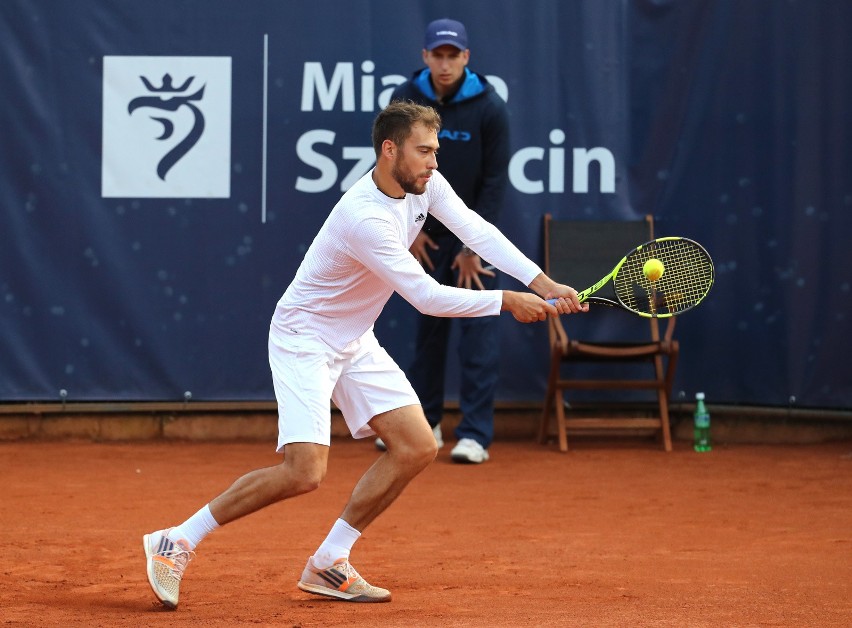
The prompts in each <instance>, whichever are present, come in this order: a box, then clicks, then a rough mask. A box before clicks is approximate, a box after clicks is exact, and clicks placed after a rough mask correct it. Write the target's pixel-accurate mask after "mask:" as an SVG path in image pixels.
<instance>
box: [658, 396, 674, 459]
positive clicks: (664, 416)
mask: <svg viewBox="0 0 852 628" xmlns="http://www.w3.org/2000/svg"><path fill="white" fill-rule="evenodd" d="M657 400H658V401H659V404H660V423H661V424H662V428H663V447H665V449H666V451H671V450H672V432H671V428H670V427H669V399H668V394H667V393H666V389H665V388H660V389H658V390H657Z"/></svg>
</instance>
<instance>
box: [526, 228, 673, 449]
mask: <svg viewBox="0 0 852 628" xmlns="http://www.w3.org/2000/svg"><path fill="white" fill-rule="evenodd" d="M653 237H654V223H653V217H651V216H646V217H645V219H644V220H629V221H577V220H554V219H553V218H552V217H551V215H550V214H547V215H546V216H545V218H544V251H545V272H546V273H547V274H548V275H549V276H550V277H552V278H553V279H555V280H556V281H559V282H561V283H567V284H569V285H571V286H573V287H574V288H576V289H577V290H583V289H585V288H587V287H589V286H591V285H592V284H594V283H595V282H597V281H598V280H599V279H601V278H602V277H604V276H605V275H607V274H608V273H609V272H610V271H611V270H612V269H613V267H614V266H615V264H616V263H617V262H618V260H620V259H621V258H622V257H623V256H624V255H625V254H627V252H628V251H630V250H631V249H633V248H634V247H636V246H637V245H639V244H642V243H644V242H647V241H648V240H651V239H653ZM610 287H611V284H609V286H607V287H605V288H604V290H606V289H607V288H610ZM597 294H598V295H600V296H608V297H610V298H613V299H614V291H610V292H609V293H606V292H598V293H597ZM591 307H592V311H590V312H589V313H587V314H573V315H571V316H562V317H559V316H553V317H550V320H549V321H548V338H549V341H550V371H549V375H548V378H547V394H546V396H545V399H544V409H543V412H542V415H541V423H540V425H539V435H538V436H539V441H540V442H541V443H545V442H547V440H548V439H549V437H550V435H551V434H550V423H551V413H552V411H553V410H555V412H556V431H557V435H558V438H559V449H560V450H561V451H563V452H564V451H567V450H568V436H567V434H568V431H569V430H571V431H572V432H574V431H576V430H594V431H595V432H597V431H598V430H607V429H617V430H620V431H624V430H633V429H635V428H640V429H642V430H644V431H647V430H649V429H650V430H659V432H660V433H661V436H662V442H663V446H664V447H665V450H666V451H671V448H672V444H671V430H670V427H669V406H668V400H669V397H670V396H671V389H672V380H673V378H674V372H675V366H676V364H677V358H678V351H679V346H678V342H677V341H676V340H674V339H673V334H674V327H675V318H674V317H672V318H668V319H666V321H667V324H666V329H665V333H664V334H663V336H662V337H661V336H660V325H659V321H658V320H657V319H656V318H650V319H645V318H642V317H638V316H635V315H633V314H630V313H628V312H625V311H622V310H620V309H619V308H611V309H610V308H608V307H607V306H606V305H592V306H591ZM602 310H607V312H602ZM606 316H608V317H609V321H610V322H611V323H612V321H613V319H615V324H611V325H609V328H608V329H609V330H610V331H612V330H613V329H614V328H617V329H618V331H619V332H621V331H624V333H623V334H622V333H619V334H615V333H612V334H611V335H612V336H613V337H601V335H600V329H598V330H597V331H595V332H589V331H588V330H589V329H590V326H594V325H595V317H599V319H598V320H599V322H600V321H601V320H602V319H603V318H605V317H606ZM575 317H577V319H575ZM615 317H622V318H615ZM579 318H582V319H583V320H582V321H580V320H578V319H579ZM580 326H582V327H584V328H585V329H586V333H588V334H589V335H590V336H596V337H592V338H586V339H584V340H581V339H579V338H576V337H573V335H572V334H569V333H568V332H567V331H566V328H571V327H580ZM598 327H599V328H600V327H601V325H598ZM628 330H629V332H628ZM616 335H618V338H615V337H614V336H616ZM624 336H630V337H629V338H625V337H624ZM580 363H586V365H587V366H578V365H579V364H580ZM589 365H597V366H589ZM601 365H605V366H601ZM610 365H611V367H610ZM616 365H618V366H616ZM625 365H628V366H625ZM569 368H570V369H571V374H573V375H574V376H571V374H566V373H565V372H563V371H567V370H568V369H569ZM582 369H586V371H585V375H584V374H583V370H582ZM590 370H591V371H594V372H593V373H592V374H589V371H590ZM601 371H604V372H605V373H606V375H604V376H601V374H600V373H601ZM610 373H611V374H610ZM565 390H582V391H589V390H598V391H600V390H629V391H636V390H645V391H653V392H654V393H655V396H652V399H653V404H652V405H653V410H652V414H653V416H651V417H647V418H646V417H643V416H641V415H640V416H636V413H632V414H631V415H630V416H628V415H627V414H626V413H625V412H624V409H623V407H624V404H622V410H621V412H620V413H619V412H616V413H614V414H615V416H602V415H601V412H600V411H596V412H587V413H586V414H587V416H581V415H580V414H578V413H577V412H576V411H575V410H574V409H566V403H565V396H564V393H563V391H565ZM583 394H585V393H583ZM622 394H625V393H622ZM626 394H632V395H634V396H635V394H636V393H626ZM604 405H605V406H612V404H608V403H605V404H604ZM608 414H613V413H612V412H609V413H608Z"/></svg>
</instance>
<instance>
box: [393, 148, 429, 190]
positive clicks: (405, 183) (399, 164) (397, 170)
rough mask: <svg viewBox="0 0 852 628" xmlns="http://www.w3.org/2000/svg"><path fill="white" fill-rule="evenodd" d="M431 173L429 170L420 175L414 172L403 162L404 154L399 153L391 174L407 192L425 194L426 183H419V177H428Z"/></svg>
mask: <svg viewBox="0 0 852 628" xmlns="http://www.w3.org/2000/svg"><path fill="white" fill-rule="evenodd" d="M430 174H432V173H431V172H429V171H427V172H424V173H423V174H420V175H414V174H412V173H411V170H410V169H409V168H408V166H406V165H404V164H403V161H402V155H401V154H399V153H397V155H396V159H394V162H393V169H392V170H391V176H392V177H393V178H394V181H396V182H397V183H399V187H401V188H402V191H403V192H405V193H406V194H423V192H425V191H426V184H425V183H418V182H417V179H418V178H420V177H427V176H429V175H430Z"/></svg>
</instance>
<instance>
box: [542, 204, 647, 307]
mask: <svg viewBox="0 0 852 628" xmlns="http://www.w3.org/2000/svg"><path fill="white" fill-rule="evenodd" d="M544 220H545V229H544V233H545V241H544V248H545V269H544V272H546V273H547V274H548V275H549V276H550V277H551V278H553V279H554V280H556V281H559V282H561V283H568V284H570V285H571V286H573V287H574V288H576V289H577V290H583V289H585V288H588V287H589V286H590V285H592V284H594V283H595V282H596V281H598V280H599V279H600V278H601V277H603V276H604V275H606V274H607V273H609V272H610V271H611V270H612V269H613V267H614V266H615V265H616V264H617V263H618V261H619V260H620V259H621V258H622V257H624V255H626V254H627V253H628V252H629V251H630V250H632V249H633V248H635V247H636V246H638V245H640V244H643V243H644V242H647V241H648V240H651V239H653V237H654V236H653V233H654V223H653V218H652V217H651V216H646V217H645V218H644V219H642V220H605V221H602V220H554V219H553V218H552V217H551V216H550V214H548V215H546V216H545V217H544ZM599 294H600V295H601V296H608V297H612V296H613V295H614V291H613V290H612V285H611V284H610V285H609V286H605V287H604V289H603V291H602V292H600V293H599Z"/></svg>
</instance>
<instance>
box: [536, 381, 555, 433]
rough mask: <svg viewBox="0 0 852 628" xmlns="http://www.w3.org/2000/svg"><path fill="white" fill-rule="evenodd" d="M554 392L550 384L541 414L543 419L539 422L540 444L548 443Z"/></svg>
mask: <svg viewBox="0 0 852 628" xmlns="http://www.w3.org/2000/svg"><path fill="white" fill-rule="evenodd" d="M552 395H553V390H551V387H550V383H549V382H548V384H547V392H546V393H545V395H544V410H542V413H541V419H539V422H538V442H539V443H540V444H542V445H544V444H545V443H546V442H547V437H548V434H549V432H550V405H551V401H552V399H553V396H552Z"/></svg>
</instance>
